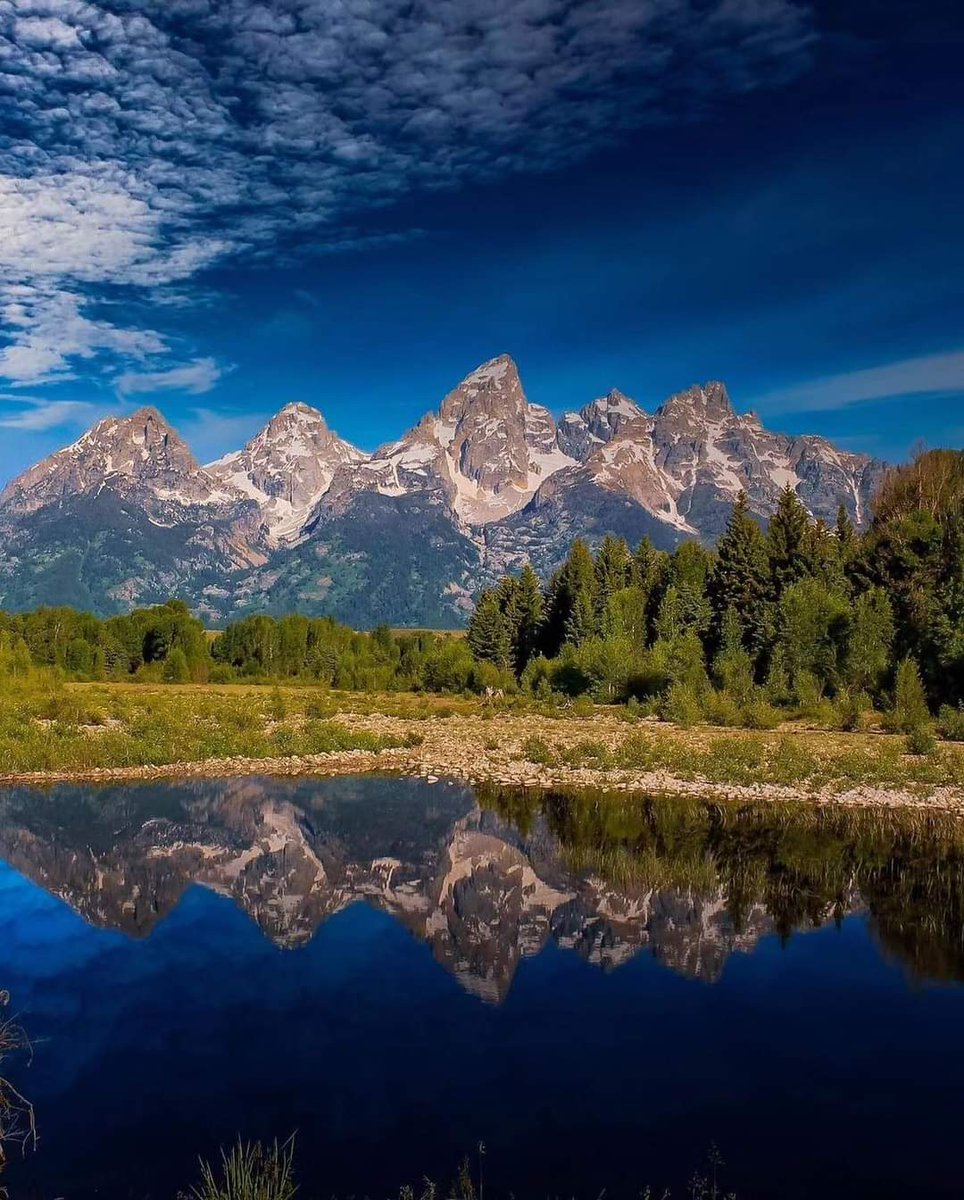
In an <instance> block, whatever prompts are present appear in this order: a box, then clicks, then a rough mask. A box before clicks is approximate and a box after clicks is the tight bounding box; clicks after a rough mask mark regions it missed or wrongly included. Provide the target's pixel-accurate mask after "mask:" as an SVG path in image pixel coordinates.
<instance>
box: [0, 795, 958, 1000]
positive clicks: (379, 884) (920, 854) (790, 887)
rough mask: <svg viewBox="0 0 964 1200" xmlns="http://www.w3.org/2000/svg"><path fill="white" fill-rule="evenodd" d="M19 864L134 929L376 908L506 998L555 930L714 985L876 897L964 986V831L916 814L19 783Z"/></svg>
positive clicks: (7, 845) (7, 840)
mask: <svg viewBox="0 0 964 1200" xmlns="http://www.w3.org/2000/svg"><path fill="white" fill-rule="evenodd" d="M0 858H2V859H4V860H6V861H7V862H8V863H10V864H11V865H12V866H14V867H15V868H16V869H17V870H18V871H19V872H21V873H22V874H24V875H25V876H27V877H28V878H29V879H30V880H32V881H33V882H34V883H36V884H38V885H40V886H41V887H43V888H44V889H46V890H47V891H48V892H51V893H53V894H55V895H57V896H59V897H60V898H61V899H63V900H64V901H65V902H66V903H67V904H69V905H70V906H71V907H72V908H73V909H75V910H76V911H77V912H78V913H80V914H81V915H82V916H83V917H84V918H85V919H86V920H87V921H88V922H90V923H91V924H93V925H96V926H101V927H107V928H110V929H115V930H119V931H122V932H123V933H125V934H128V935H130V936H132V937H146V936H148V935H150V933H151V932H152V930H153V929H154V928H155V927H156V926H157V925H158V923H159V922H161V921H162V920H163V919H164V918H165V917H166V916H167V915H168V914H169V913H170V912H172V910H173V909H175V908H176V906H177V905H178V904H179V902H180V901H181V898H182V897H183V895H184V893H185V891H186V890H187V889H188V888H189V887H190V886H191V885H194V884H198V885H201V886H203V887H205V888H208V889H211V890H213V891H215V892H218V893H221V894H223V895H225V896H228V897H230V898H231V899H232V900H233V901H234V903H235V904H237V905H238V906H239V907H240V908H241V909H243V910H244V911H245V912H246V913H248V914H249V915H250V917H251V918H252V919H253V920H254V921H255V922H256V923H257V924H258V926H259V927H260V928H261V929H262V930H263V932H264V934H265V935H266V936H267V937H268V938H270V939H271V941H272V942H274V943H275V944H277V945H279V946H282V947H296V946H300V945H303V944H304V943H306V942H308V941H309V940H310V939H311V938H312V936H313V935H314V933H315V932H316V930H317V929H318V928H319V926H320V925H321V924H322V923H323V922H324V921H326V920H327V919H328V918H329V917H330V916H332V915H333V914H334V913H337V912H339V911H341V910H342V909H345V908H346V907H347V906H349V905H351V904H352V903H354V902H356V901H359V900H362V901H365V902H367V903H368V904H370V905H373V906H375V907H376V908H378V909H380V910H382V911H384V912H387V913H389V914H391V916H392V917H394V918H395V919H396V920H397V921H399V922H400V923H401V924H402V925H404V926H405V928H407V929H408V930H409V931H410V932H411V933H412V934H413V935H414V936H415V937H416V938H418V939H420V940H422V941H424V942H426V943H427V944H428V945H429V946H430V947H431V950H432V953H433V955H434V957H435V959H436V961H437V962H438V963H440V964H441V965H442V966H443V967H445V969H446V970H448V971H450V972H451V973H452V974H453V975H454V976H455V977H456V978H457V979H458V980H459V981H460V983H461V984H462V985H463V986H464V987H465V988H466V989H467V990H468V991H470V992H472V993H473V994H475V995H477V996H479V997H481V998H483V999H485V1000H488V1001H492V1002H499V1001H501V1000H503V999H504V998H505V997H506V995H507V994H508V992H509V989H510V986H511V983H512V979H513V976H514V974H515V971H516V968H517V966H518V964H519V962H520V960H521V959H523V958H525V957H527V956H531V955H535V954H538V953H539V951H540V950H542V949H543V947H545V946H546V945H547V943H549V942H550V941H553V942H555V943H556V944H557V945H558V946H560V947H563V948H565V949H568V950H571V951H573V952H575V953H576V954H578V955H580V956H582V957H583V958H585V959H586V960H588V961H589V962H591V963H594V964H596V965H598V966H599V967H600V968H602V969H604V970H609V969H612V968H615V967H618V966H619V965H620V964H622V963H624V962H626V961H627V960H629V959H630V958H632V957H633V956H634V955H636V954H638V953H639V952H640V951H642V950H648V951H649V952H651V953H652V954H653V955H654V956H655V957H656V958H657V959H658V960H659V961H660V962H661V963H663V964H665V965H666V966H667V967H668V968H671V969H672V970H674V971H677V972H679V973H681V974H683V975H685V976H688V977H691V978H699V979H703V980H707V981H714V980H716V979H718V978H719V977H720V975H721V973H722V971H723V968H724V965H725V963H726V961H727V958H728V957H729V956H730V955H731V954H732V953H734V952H736V951H749V950H752V949H753V947H754V946H755V945H756V943H757V942H758V940H759V939H760V937H761V936H763V935H764V934H767V933H771V932H776V933H778V934H780V935H781V936H782V937H784V938H787V937H789V936H790V935H791V934H792V933H793V932H794V931H795V930H800V929H807V928H813V927H817V926H820V925H824V924H827V923H830V922H834V921H838V922H839V921H840V920H841V919H842V918H843V917H844V916H846V915H848V914H850V913H854V912H857V911H860V910H863V909H866V910H867V911H868V912H869V914H870V918H871V922H872V928H873V930H874V932H875V935H876V937H877V938H878V940H879V942H880V944H881V945H882V946H883V947H884V948H885V950H886V951H888V952H889V953H890V954H891V955H893V956H895V957H896V958H898V959H899V960H900V961H902V962H903V963H905V964H906V966H907V967H908V968H909V969H910V970H911V971H912V972H913V973H915V974H916V975H918V976H920V977H924V978H936V979H955V980H956V979H961V978H962V977H964V940H962V939H964V919H962V894H964V829H962V827H961V826H960V825H959V824H956V823H954V822H952V821H950V819H943V818H939V817H933V816H932V817H927V816H924V815H918V814H911V815H903V816H902V815H899V814H896V813H879V812H862V811H858V810H853V811H829V810H826V809H817V808H812V809H801V808H790V807H783V806H777V805H773V804H764V803H761V804H754V805H742V806H739V807H736V806H721V805H719V804H715V803H706V802H701V801H697V800H677V799H674V800H665V799H655V798H646V797H638V796H619V797H606V796H601V795H590V794H579V795H567V794H562V793H550V794H546V795H542V794H539V795H536V794H531V793H530V794H526V793H520V792H518V791H500V790H483V791H480V792H473V791H472V790H470V789H467V788H464V787H461V786H454V785H446V784H444V783H443V784H439V785H435V786H432V785H428V784H426V783H424V782H422V781H417V780H385V779H372V778H359V779H354V780H345V779H340V780H332V781H319V780H277V779H273V780H263V779H231V780H222V781H193V782H185V783H181V784H177V785H174V786H171V785H163V786H159V785H150V786H148V785H139V786H131V787H123V788H116V787H114V788H104V789H96V788H85V789H78V788H76V787H70V788H67V787H64V788H56V789H53V790H50V791H46V792H37V791H27V790H19V791H8V792H6V793H4V794H3V796H2V798H0Z"/></svg>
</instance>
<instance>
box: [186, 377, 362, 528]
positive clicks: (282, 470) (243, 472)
mask: <svg viewBox="0 0 964 1200" xmlns="http://www.w3.org/2000/svg"><path fill="white" fill-rule="evenodd" d="M365 457H366V456H365V455H364V454H363V453H362V452H361V451H360V450H358V449H357V448H356V447H355V446H353V445H351V443H350V442H346V441H345V440H344V438H340V437H339V436H338V434H336V433H333V432H332V431H331V429H329V427H328V423H327V421H326V420H325V418H324V416H322V414H321V413H320V412H319V411H318V409H317V408H312V407H311V405H310V404H304V403H302V402H301V401H295V402H293V403H291V404H286V405H285V406H284V408H282V409H281V411H280V412H278V413H276V414H275V416H273V417H272V418H271V420H270V421H269V422H268V423H267V425H265V427H264V428H263V429H262V430H261V431H260V432H259V433H257V434H256V435H255V436H254V437H253V438H252V439H251V441H249V442H248V444H247V445H246V446H245V447H244V448H243V449H241V450H237V451H235V452H234V453H233V454H226V455H225V456H224V457H223V458H219V459H218V460H217V461H216V462H213V463H210V464H209V466H208V468H207V469H208V471H209V472H210V473H211V474H212V475H213V476H214V477H215V478H217V479H219V480H220V481H221V482H222V483H223V484H224V485H226V486H227V487H230V488H233V489H236V490H238V491H240V492H242V493H243V494H244V495H246V496H248V497H250V498H251V499H252V500H254V501H255V502H256V503H257V504H258V505H259V507H260V508H261V510H262V514H263V518H264V523H265V527H266V529H267V531H268V535H269V537H270V538H271V539H272V540H274V541H276V542H283V541H288V540H291V539H293V538H297V537H298V535H299V534H300V533H301V530H302V529H303V528H304V526H305V524H306V522H307V521H308V518H309V517H310V516H311V513H312V511H313V510H314V508H315V506H316V505H317V504H318V503H319V501H320V500H321V499H322V497H323V496H324V495H325V494H326V493H327V491H328V489H329V488H330V487H331V483H332V480H333V479H334V478H335V474H336V472H337V471H338V470H339V468H340V467H343V466H345V465H346V464H350V463H358V462H362V461H363V460H364V459H365Z"/></svg>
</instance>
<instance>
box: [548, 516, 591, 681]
mask: <svg viewBox="0 0 964 1200" xmlns="http://www.w3.org/2000/svg"><path fill="white" fill-rule="evenodd" d="M595 583H596V571H595V566H594V564H593V560H592V553H591V552H590V550H589V547H588V546H587V545H586V543H585V542H584V541H583V540H582V538H577V539H576V540H575V541H574V542H573V544H572V546H571V548H570V550H569V556H568V558H567V559H566V561H565V562H564V563H563V564H562V566H561V567H560V568H559V570H558V571H557V572H556V573H555V575H554V576H553V577H552V579H551V580H550V583H549V590H548V595H547V597H546V605H545V621H544V623H543V631H542V638H541V639H540V640H541V642H542V649H543V653H544V654H546V655H547V656H548V657H549V658H553V657H555V655H557V654H558V653H559V650H560V648H561V647H562V645H563V643H564V642H573V643H574V644H578V643H579V641H580V640H582V639H583V638H586V637H591V636H592V634H593V633H594V632H595V630H596V612H595ZM577 608H578V610H579V612H578V615H575V614H576V610H577ZM587 614H588V615H587Z"/></svg>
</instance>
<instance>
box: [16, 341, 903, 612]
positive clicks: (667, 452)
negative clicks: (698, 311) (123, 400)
mask: <svg viewBox="0 0 964 1200" xmlns="http://www.w3.org/2000/svg"><path fill="white" fill-rule="evenodd" d="M882 471H883V465H882V464H880V463H878V462H875V461H874V460H872V459H870V458H868V457H866V456H864V455H858V454H850V453H845V452H843V451H840V450H838V449H836V448H835V447H834V446H833V445H831V443H829V442H828V441H826V440H825V439H823V438H819V437H787V436H784V435H781V434H775V433H771V432H770V431H768V430H767V429H765V428H764V427H763V425H762V424H761V423H760V421H759V420H758V418H757V417H756V416H754V415H753V414H752V413H748V414H740V413H737V412H736V411H735V410H734V408H733V405H732V404H731V402H730V398H729V396H728V394H727V391H726V388H725V387H724V385H723V384H722V383H708V384H705V385H702V386H694V387H691V388H689V389H687V390H686V391H683V392H680V393H677V394H676V395H674V396H672V397H670V399H669V400H667V401H666V403H665V404H663V405H662V406H661V407H659V408H658V409H657V410H656V411H655V412H654V413H652V414H650V413H647V412H646V411H645V410H644V409H642V408H641V407H640V406H639V405H638V404H636V403H635V402H634V401H632V400H631V399H630V398H629V397H628V396H626V395H624V394H623V393H622V392H619V391H615V390H614V391H610V392H608V393H607V394H606V395H604V396H602V397H600V398H599V399H597V400H594V401H592V402H591V403H589V404H587V405H586V406H585V407H584V408H583V409H581V410H580V411H579V412H577V413H572V412H571V413H566V414H565V415H564V416H563V417H562V418H561V419H560V421H559V423H558V425H557V424H556V422H555V421H554V419H553V417H552V415H551V414H550V412H549V411H548V410H547V409H545V408H543V407H540V406H539V405H535V404H531V403H529V401H528V400H527V398H526V395H525V392H524V390H523V387H522V382H521V379H520V377H519V372H518V370H517V368H516V365H515V363H514V362H513V361H512V359H511V358H509V357H508V356H506V355H502V356H500V357H498V358H494V359H491V360H490V361H489V362H487V363H484V364H483V365H482V366H481V367H478V368H477V369H476V370H475V371H473V372H471V373H470V374H469V375H467V376H466V378H465V379H463V380H462V382H461V383H460V384H458V385H457V386H456V387H455V388H453V389H452V390H451V391H450V392H449V393H448V394H447V395H446V396H445V398H444V399H443V401H442V403H441V405H440V407H439V409H438V410H437V411H435V412H429V413H428V414H427V415H426V416H425V417H423V418H422V420H421V421H420V422H419V423H418V424H417V425H416V426H415V427H414V428H413V429H411V430H409V432H408V433H406V434H405V435H404V436H403V437H402V438H400V439H399V440H398V441H395V442H391V443H389V444H388V445H386V446H383V447H381V448H380V449H379V450H377V451H375V453H373V454H370V455H366V454H365V453H363V452H362V451H360V450H358V449H357V448H356V447H354V446H352V445H351V444H350V443H348V442H346V441H344V440H343V439H342V438H340V437H338V436H337V434H334V433H332V431H331V430H330V429H329V428H328V425H327V424H326V422H325V419H324V417H323V416H322V415H321V413H319V412H318V411H317V410H316V409H313V408H311V407H309V406H308V405H305V404H290V405H287V406H286V407H285V408H283V409H282V410H281V411H280V412H279V413H278V414H277V415H276V416H275V417H274V418H272V420H271V421H270V422H269V423H268V425H267V426H266V427H265V428H264V429H263V430H262V431H261V432H260V433H259V434H258V435H257V436H256V437H254V438H253V439H252V440H251V441H250V442H249V443H248V444H247V446H245V447H244V448H243V449H242V450H239V451H236V452H235V453H232V454H229V455H226V456H225V457H224V458H221V459H219V460H218V461H217V462H214V463H211V464H210V465H209V466H208V467H202V466H201V465H200V464H199V463H198V462H197V461H196V460H195V458H194V457H193V455H192V454H191V451H190V449H189V448H188V446H187V445H186V443H185V442H184V441H183V440H182V439H181V438H180V437H179V436H178V434H177V433H176V432H175V431H174V430H173V429H172V428H171V427H170V426H169V425H168V424H167V423H166V422H165V421H164V418H163V417H162V416H161V415H160V413H158V412H157V411H156V410H155V409H151V408H145V409H141V410H139V411H138V412H136V413H134V414H133V415H131V416H129V417H125V418H110V419H108V420H106V421H102V422H100V423H99V424H98V425H96V426H95V427H94V428H93V429H92V430H90V432H89V433H87V434H85V435H84V436H83V437H82V438H80V439H79V440H78V441H77V442H75V443H74V444H73V445H72V446H68V447H67V448H66V449H64V450H61V451H59V452H58V453H56V454H53V455H51V456H50V457H49V458H48V459H46V460H44V462H42V463H39V464H37V465H36V466H35V467H31V468H30V470H28V471H26V472H24V473H23V474H22V475H21V476H20V477H19V478H18V479H16V480H14V481H13V482H12V483H10V484H9V485H8V486H7V488H6V489H5V490H4V492H3V493H2V495H0V538H2V541H0V605H3V606H5V607H8V608H25V607H30V606H32V605H35V604H39V603H71V604H76V605H79V606H82V607H88V608H92V609H95V610H99V611H102V612H113V611H117V610H119V609H123V608H126V607H130V606H132V605H135V604H144V603H152V602H154V601H156V600H163V599H167V598H169V597H170V596H179V597H181V598H183V599H185V600H187V601H188V603H190V604H191V605H192V606H193V607H194V608H195V609H197V610H198V611H200V612H202V613H203V614H205V615H206V616H207V617H209V618H210V619H212V620H223V619H226V618H229V617H230V616H232V615H234V614H238V613H242V612H251V611H257V610H259V609H263V610H268V611H271V612H275V613H282V612H287V611H292V610H295V609H297V610H299V611H303V612H307V613H329V614H332V615H335V616H337V617H339V618H341V619H342V620H345V621H347V622H349V623H350V624H353V625H356V626H368V625H373V624H376V623H378V622H381V621H387V622H389V623H392V624H424V625H432V626H451V625H457V624H460V623H461V622H462V621H463V620H464V618H465V613H466V611H467V609H468V608H469V606H470V604H471V597H472V595H473V594H474V593H475V591H476V590H477V589H478V587H479V586H480V584H481V583H483V582H484V581H486V580H487V579H490V578H492V577H493V576H494V575H495V574H497V573H499V572H501V571H503V570H505V569H506V568H507V567H514V566H519V565H521V564H522V563H523V562H525V561H527V560H529V561H532V562H533V564H534V565H535V566H536V568H537V569H538V570H540V571H542V572H547V571H550V570H551V569H552V568H553V567H554V566H555V565H556V564H557V563H558V562H559V561H560V560H561V559H562V557H563V556H564V555H565V553H566V550H567V548H568V545H569V543H570V542H571V541H572V539H573V538H574V537H576V536H583V537H587V538H588V539H589V540H590V541H597V540H599V539H600V538H601V537H602V536H603V535H604V534H605V533H615V534H618V535H620V536H622V537H625V538H626V539H627V540H628V541H630V542H632V543H635V542H638V541H639V540H640V538H642V537H644V536H647V537H649V538H650V539H651V540H652V541H653V542H654V543H655V544H656V545H657V546H658V547H661V548H665V549H671V548H672V547H673V546H675V545H677V544H678V543H679V542H680V540H682V539H684V538H687V537H697V538H700V539H701V540H703V541H705V542H708V543H712V542H713V541H714V540H715V538H716V537H718V536H719V534H720V532H721V531H722V529H723V528H724V526H725V524H726V521H727V518H728V516H729V513H730V510H731V507H732V504H733V501H734V499H735V498H736V496H737V495H738V494H739V492H740V491H741V490H743V491H745V492H746V493H747V495H748V497H749V501H750V506H751V509H752V511H753V512H754V513H755V514H756V515H757V516H758V517H759V519H760V520H761V521H764V522H765V521H766V519H767V518H768V516H769V513H770V512H772V511H773V509H774V508H775V506H776V503H777V499H778V497H779V494H780V492H781V490H782V489H783V488H784V487H785V486H786V485H787V484H788V483H789V484H790V485H791V486H792V487H793V488H794V489H795V490H796V492H797V494H798V495H799V496H800V498H801V500H802V501H803V503H804V504H805V505H806V506H807V508H808V509H809V510H810V512H811V513H812V514H813V515H814V516H815V517H819V518H822V519H823V520H825V521H826V522H828V523H831V522H832V521H833V520H834V519H835V517H836V513H837V509H838V506H839V505H841V504H842V505H843V506H844V508H845V509H846V510H847V512H848V513H849V514H850V517H851V519H852V520H853V521H854V523H855V524H857V525H858V526H859V525H861V524H863V523H865V521H866V520H867V517H868V514H869V511H870V500H871V496H872V494H873V491H874V489H875V487H876V485H877V483H878V482H879V479H880V477H881V473H882Z"/></svg>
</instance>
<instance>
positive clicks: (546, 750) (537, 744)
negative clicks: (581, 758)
mask: <svg viewBox="0 0 964 1200" xmlns="http://www.w3.org/2000/svg"><path fill="white" fill-rule="evenodd" d="M522 754H523V757H524V758H525V760H526V762H531V763H537V764H538V765H539V766H543V767H551V766H554V765H555V763H556V755H555V752H554V751H553V749H552V747H551V746H550V745H549V744H548V743H547V742H545V741H544V740H543V739H542V738H540V737H527V738H526V740H525V741H524V742H523V743H522Z"/></svg>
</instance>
